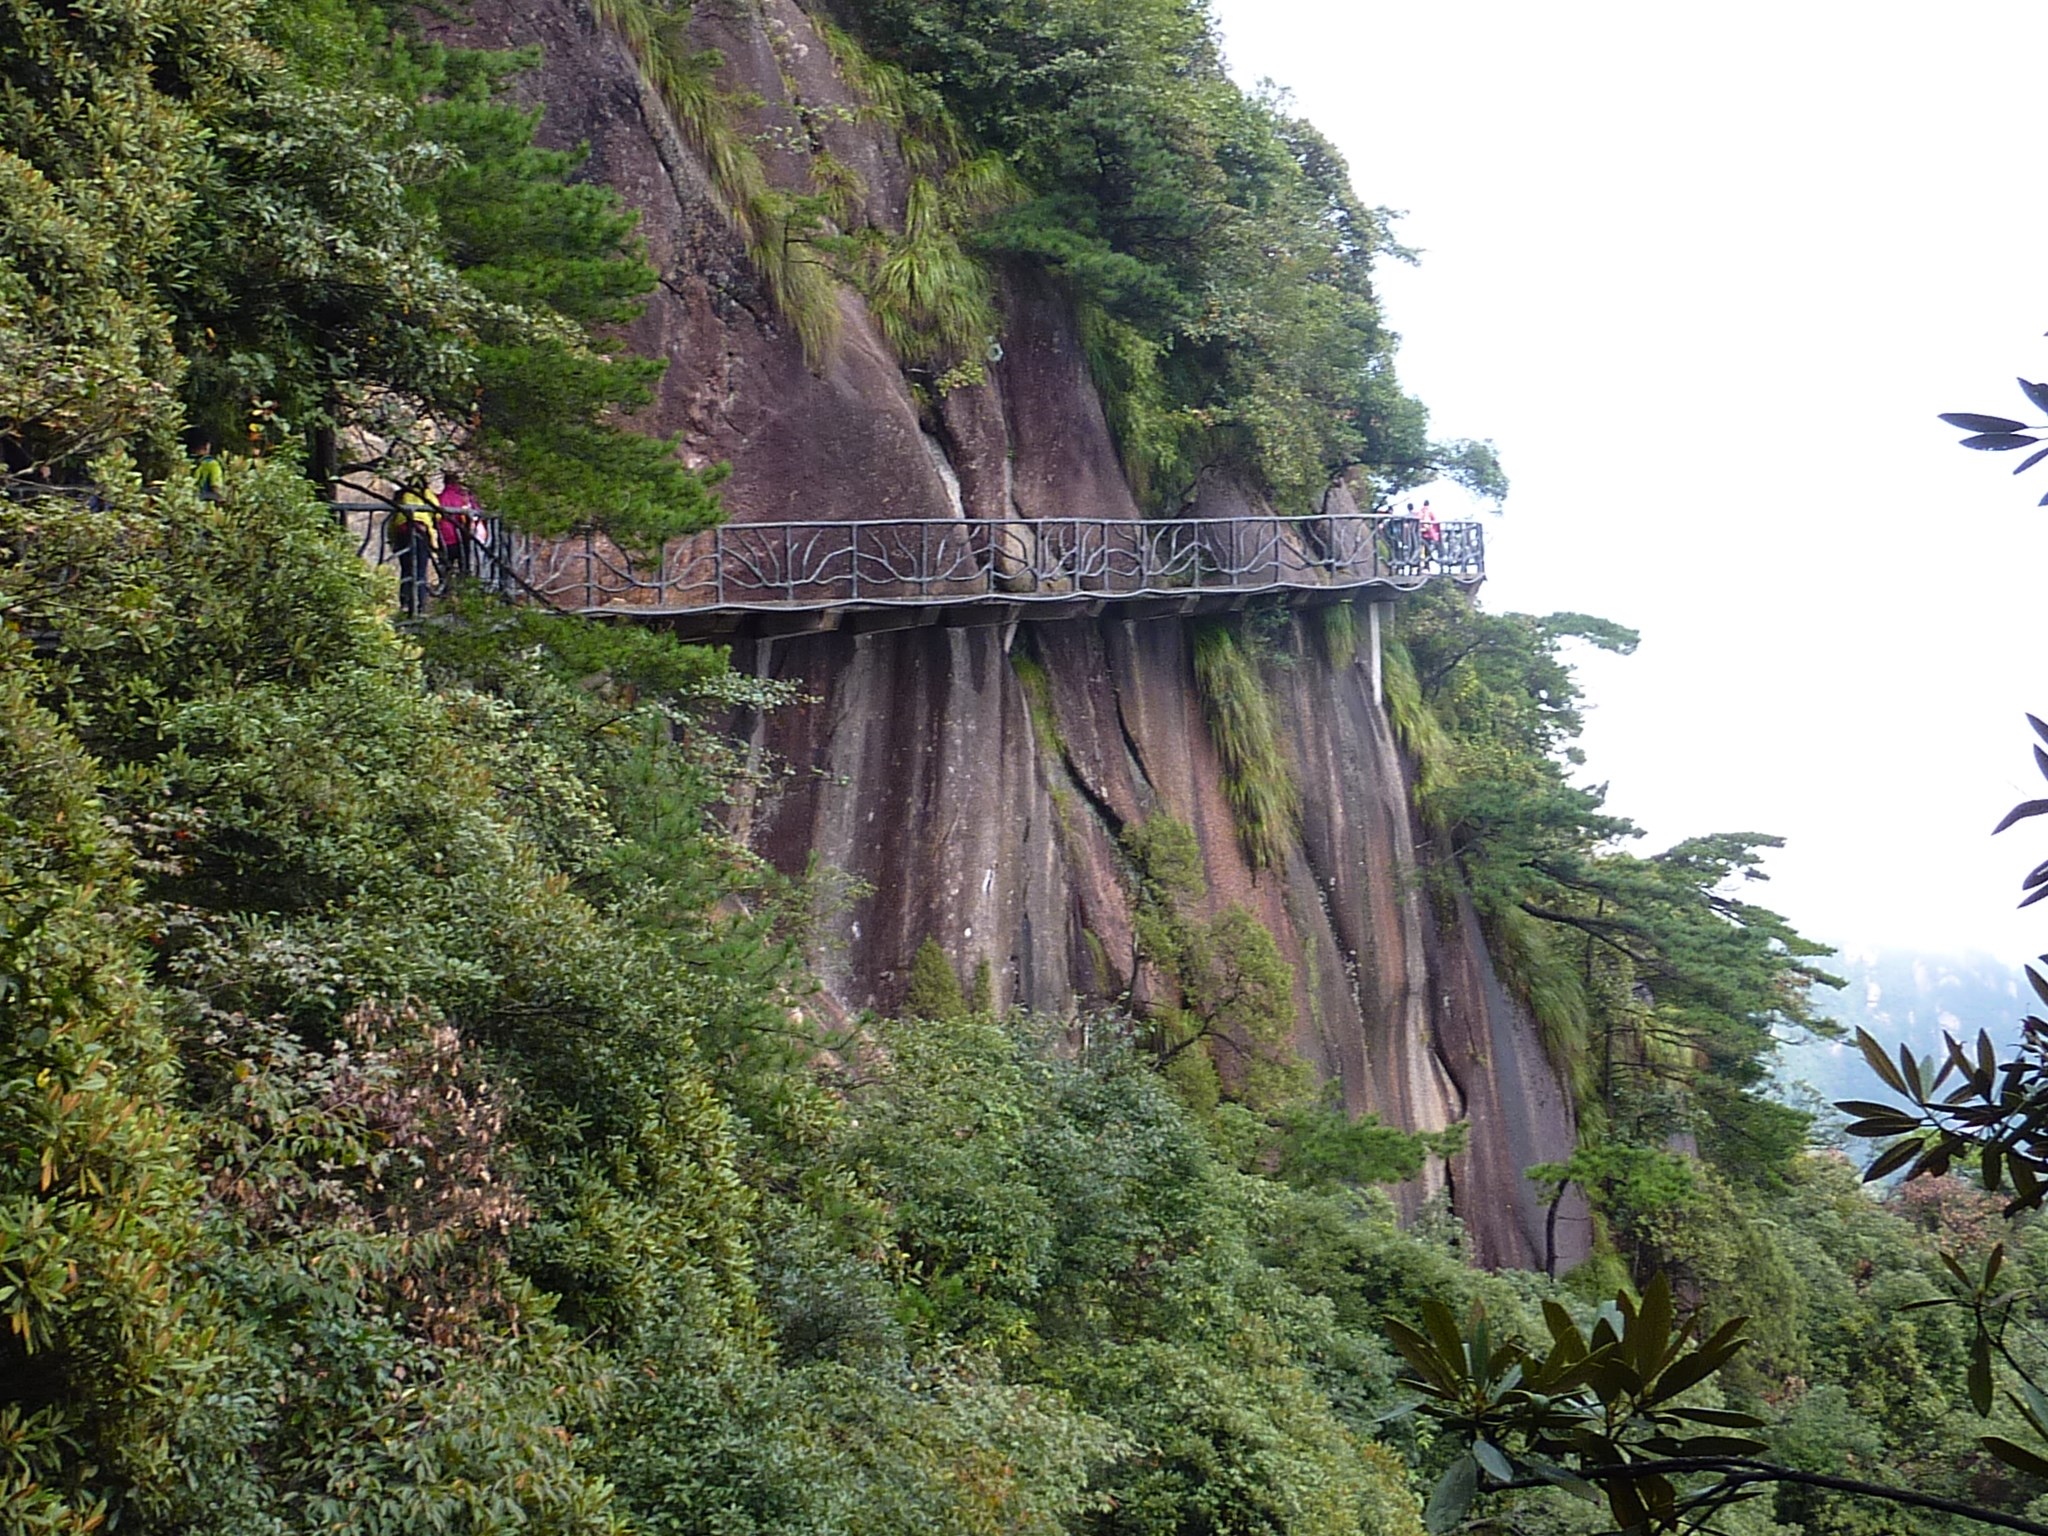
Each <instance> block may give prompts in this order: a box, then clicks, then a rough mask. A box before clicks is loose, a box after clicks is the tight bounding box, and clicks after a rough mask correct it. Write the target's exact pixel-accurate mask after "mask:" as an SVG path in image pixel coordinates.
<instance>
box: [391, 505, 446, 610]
mask: <svg viewBox="0 0 2048 1536" xmlns="http://www.w3.org/2000/svg"><path fill="white" fill-rule="evenodd" d="M439 511H440V509H439V507H438V506H437V505H436V504H435V501H434V493H433V492H432V491H430V490H428V489H427V484H426V482H425V481H424V480H410V481H407V482H406V484H405V487H404V489H402V490H401V491H399V493H398V503H397V505H396V506H394V507H393V508H392V509H391V515H390V516H389V517H388V518H386V519H385V520H384V541H385V543H386V544H387V545H388V546H389V547H390V548H391V549H393V550H395V551H397V553H398V606H399V607H400V608H402V609H404V610H405V616H406V617H407V618H409V619H416V618H418V617H419V616H420V614H421V613H423V612H424V611H425V610H426V606H427V570H428V566H429V562H431V561H432V560H433V558H434V551H435V549H436V548H437V547H438V546H439V544H440V529H439V527H438V526H437V525H438V523H439V522H440V516H439Z"/></svg>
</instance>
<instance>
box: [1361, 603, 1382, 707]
mask: <svg viewBox="0 0 2048 1536" xmlns="http://www.w3.org/2000/svg"><path fill="white" fill-rule="evenodd" d="M1386 606H1387V605H1386V604H1385V603H1367V604H1366V605H1365V628H1366V639H1367V650H1368V652H1369V653H1370V655H1371V656H1372V663H1371V665H1372V701H1373V703H1375V704H1377V705H1379V706H1380V707H1381V708H1382V709H1384V708H1385V707H1386V703H1387V682H1386V672H1385V670H1384V668H1383V667H1382V665H1381V662H1380V610H1381V609H1382V608H1384V607H1386Z"/></svg>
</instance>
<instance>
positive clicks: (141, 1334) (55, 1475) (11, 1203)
mask: <svg viewBox="0 0 2048 1536" xmlns="http://www.w3.org/2000/svg"><path fill="white" fill-rule="evenodd" d="M26 649H27V648H26V645H25V644H24V642H23V641H22V640H21V639H20V637H19V635H18V634H17V633H15V632H13V631H12V630H11V629H9V630H4V631H0V785H4V786H5V790H4V793H0V914H4V922H0V1147H4V1148H5V1154H4V1157H0V1524H4V1525H5V1527H6V1528H7V1529H9V1530H13V1531H21V1532H25V1533H37V1536H41V1533H56V1532H71V1531H86V1530H91V1529H93V1528H95V1527H96V1526H97V1525H98V1523H99V1522H100V1520H101V1519H103V1518H104V1517H105V1516H106V1515H107V1514H108V1513H109V1507H110V1506H114V1507H119V1506H121V1505H126V1504H129V1503H130V1502H131V1501H132V1502H134V1503H139V1504H143V1505H147V1504H149V1503H151V1502H155V1501H160V1500H161V1499H162V1498H163V1496H164V1494H165V1492H166V1490H167V1489H168V1487H169V1485H170V1483H171V1481H172V1479H173V1478H174V1476H175V1469H174V1468H173V1466H172V1465H171V1462H170V1457H169V1435H170V1426H171V1423H172V1422H173V1420H174V1417H175V1414H176V1412H177V1410H178V1409H179V1407H180V1406H181V1396H182V1393H183V1392H184V1390H186V1387H187V1384H188V1383H189V1382H190V1381H191V1380H192V1379H193V1377H194V1376H195V1375H196V1374H197V1373H198V1372H200V1371H201V1370H203V1369H204V1368H205V1367H206V1366H207V1364H208V1363H209V1360H210V1358H211V1356H212V1352H213V1351H212V1337H211V1334H212V1329H211V1327H210V1326H209V1325H208V1323H207V1321H206V1319H205V1314H204V1307H203V1305H202V1297H201V1293H200V1292H199V1290H198V1288H197V1287H196V1286H195V1285H194V1283H193V1279H192V1275H191V1260H192V1256H193V1254H194V1252H195V1250H196V1249H197V1248H198V1246H199V1232H198V1228H197V1223H196V1222H195V1220H194V1216H193V1210H192V1206H193V1201H194V1197H195V1193H196V1189H195V1180H194V1178H193V1173H192V1168H191V1163H190V1159H189V1156H188V1154H187V1151H186V1146H185V1139H186V1136H187V1134H188V1131H187V1127H186V1125H185V1123H184V1122H183V1120H182V1117H181V1116H179V1114H178V1113H177V1111H176V1109H175V1108H174V1107H173V1103H172V1100H173V1092H172V1090H173V1087H174V1085H175V1082H176V1075H175V1072H174V1070H173V1067H172V1063H171V1053H170V1049H169V1042H168V1040H167V1038H166V1033H165V1030H164V1028H163V1023H162V1018H161V1011H160V1000H159V999H158V998H156V997H154V996H152V995H151V994H150V992H149V991H148V990H147V989H146V988H145V987H144V985H143V984H142V974H141V959H142V941H143V940H144V938H145V923H144V920H143V917H142V914H141V912H140V911H139V910H138V908H137V906H136V891H135V886H134V879H133V875H132V874H131V871H130V868H129V858H128V852H127V849H126V846H125V839H124V837H123V836H122V833H121V831H119V830H117V829H116V828H115V827H114V826H112V825H111V824H110V822H109V819H108V811H107V807H106V806H105V805H104V804H103V803H102V802H101V801H100V800H99V798H98V797H97V796H96V795H95V794H94V792H93V788H92V783H93V772H92V764H91V761H90V759H88V758H87V757H86V756H85V754H84V753H82V752H81V751H80V750H79V748H78V745H77V742H76V740H75V738H73V736H72V735H71V733H70V732H68V731H66V730H65V729H64V727H63V725H62V723H61V722H60V721H59V720H58V719H56V718H54V717H53V716H52V715H51V714H50V713H49V712H48V711H47V710H45V709H43V708H41V707H40V706H39V705H38V704H37V703H36V701H35V699H34V697H33V691H32V689H31V687H30V672H29V668H28V665H27V658H26V654H25V653H26Z"/></svg>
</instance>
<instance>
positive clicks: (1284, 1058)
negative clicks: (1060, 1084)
mask: <svg viewBox="0 0 2048 1536" xmlns="http://www.w3.org/2000/svg"><path fill="white" fill-rule="evenodd" d="M1123 848H1124V853H1125V855H1126V856H1127V857H1128V858H1129V859H1130V861H1131V866H1132V871H1133V874H1134V877H1135V884H1136V891H1135V893H1134V894H1135V896H1136V905H1135V911H1134V912H1133V914H1132V924H1131V934H1132V943H1133V945H1134V946H1135V951H1136V952H1135V954H1134V955H1133V957H1132V959H1133V963H1134V964H1135V963H1136V962H1137V961H1140V960H1142V961H1145V962H1147V963H1148V964H1150V965H1152V966H1154V967H1155V968H1156V969H1157V970H1158V972H1159V974H1160V976H1161V978H1162V979H1163V980H1164V981H1165V982H1166V983H1167V984H1168V985H1169V986H1170V987H1171V988H1173V989H1174V991H1175V992H1177V993H1178V1004H1177V1005H1176V1004H1173V1003H1167V1004H1165V1005H1163V1006H1160V1007H1157V1008H1155V1009H1153V1010H1152V1013H1151V1017H1150V1022H1151V1025H1152V1028H1153V1032H1154V1037H1155V1045H1156V1049H1157V1051H1158V1053H1159V1062H1160V1065H1161V1066H1162V1068H1164V1069H1166V1070H1167V1071H1168V1073H1169V1074H1170V1075H1171V1076H1173V1077H1174V1078H1175V1080H1176V1081H1180V1082H1182V1084H1183V1086H1184V1087H1186V1088H1188V1089H1189V1090H1190V1091H1191V1092H1192V1093H1193V1095H1194V1096H1195V1099H1196V1100H1197V1101H1199V1100H1202V1099H1206V1098H1213V1096H1214V1095H1215V1094H1216V1093H1217V1092H1219V1091H1220V1085H1218V1084H1216V1083H1215V1081H1214V1079H1213V1075H1212V1074H1211V1073H1209V1072H1208V1071H1206V1070H1205V1068H1204V1066H1203V1064H1202V1063H1203V1062H1204V1061H1206V1060H1207V1059H1208V1056H1207V1053H1208V1052H1209V1051H1210V1049H1211V1048H1212V1047H1213V1048H1214V1049H1216V1050H1220V1051H1223V1052H1225V1053H1227V1054H1228V1055H1229V1056H1230V1057H1231V1069H1230V1077H1231V1079H1232V1083H1233V1087H1232V1093H1231V1096H1232V1097H1233V1098H1235V1099H1237V1100H1239V1101H1241V1102H1243V1103H1245V1104H1247V1105H1250V1106H1253V1107H1255V1108H1259V1109H1271V1108H1274V1107H1276V1106H1278V1105H1280V1104H1282V1103H1284V1102H1286V1101H1288V1100H1290V1099H1291V1098H1293V1097H1295V1096H1296V1095H1297V1094H1298V1093H1299V1092H1300V1090H1301V1087H1302V1081H1301V1078H1302V1066H1301V1063H1300V1061H1299V1060H1298V1059H1297V1058H1296V1056H1295V1055H1294V1049H1293V1035H1294V968H1293V967H1292V966H1290V965H1289V964H1288V963H1287V962H1286V960H1285V959H1284V958H1282V956H1281V954H1280V946H1279V945H1278V944H1277V943H1276V942H1275V941H1274V939H1273V935H1272V933H1271V931H1270V930H1268V929H1267V927H1266V925H1265V924H1264V923H1262V922H1260V921H1259V920H1258V918H1257V917H1255V916H1253V915H1252V914H1251V913H1250V912H1247V911H1246V910H1245V909H1244V908H1243V907H1241V906H1238V905H1236V904H1235V903H1232V904H1231V905H1230V906H1227V907H1225V908H1224V909H1223V910H1222V911H1221V912H1219V913H1217V914H1216V915H1215V916H1213V917H1209V918H1203V917H1202V916H1200V915H1199V912H1198V909H1199V907H1200V906H1201V905H1202V904H1203V903H1205V902H1206V901H1207V899H1208V895H1209V885H1208V881H1207V879H1206V878H1205V877H1204V875H1203V873H1202V854H1201V847H1200V845H1199V844H1198V843H1197V842H1196V840H1195V834H1194V831H1193V830H1192V829H1191V828H1190V827H1189V826H1188V825H1187V823H1185V822H1182V821H1177V820H1175V819H1174V818H1173V817H1171V816H1168V815H1165V814H1163V813H1162V814H1158V815H1154V816H1151V817H1149V818H1147V819H1146V820H1145V821H1142V822H1138V823H1136V824H1134V825H1132V826H1129V827H1127V828H1125V829H1124V834H1123ZM1183 1058H1188V1059H1187V1060H1183Z"/></svg>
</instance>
